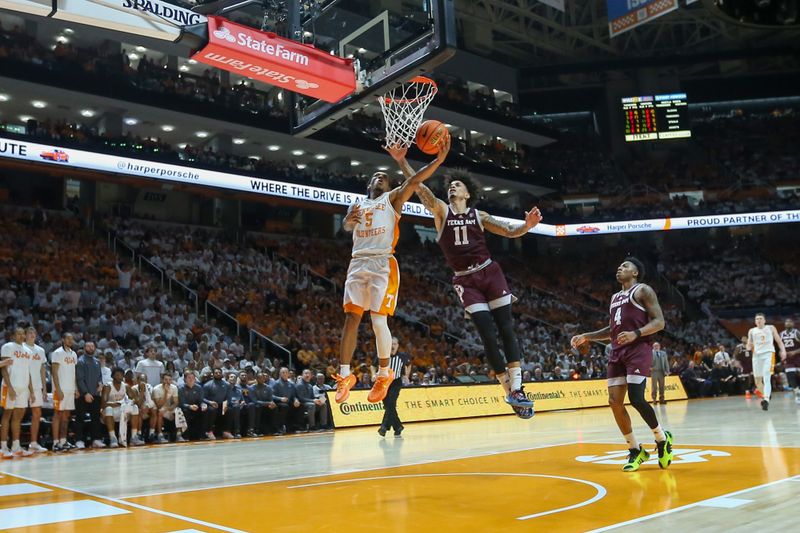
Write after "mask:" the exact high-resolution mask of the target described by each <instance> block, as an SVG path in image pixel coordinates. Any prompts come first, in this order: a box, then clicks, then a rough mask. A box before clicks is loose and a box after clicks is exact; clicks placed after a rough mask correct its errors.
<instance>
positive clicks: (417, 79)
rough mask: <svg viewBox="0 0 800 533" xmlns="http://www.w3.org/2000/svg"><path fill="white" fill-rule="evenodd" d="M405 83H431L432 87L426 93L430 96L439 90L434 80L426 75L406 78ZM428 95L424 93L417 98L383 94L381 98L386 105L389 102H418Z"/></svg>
mask: <svg viewBox="0 0 800 533" xmlns="http://www.w3.org/2000/svg"><path fill="white" fill-rule="evenodd" d="M405 83H419V84H420V85H431V86H432V87H433V91H432V92H431V93H428V95H430V96H433V95H434V94H436V92H438V91H439V86H438V85H436V82H435V81H433V80H432V79H430V78H428V77H426V76H414V77H413V78H411V79H410V80H408V81H407V82H405ZM405 83H404V84H405ZM404 84H402V85H404ZM428 95H425V97H418V98H392V97H391V96H387V95H385V94H384V95H383V97H382V98H383V101H384V102H385V103H386V105H390V104H411V103H414V102H419V101H420V100H422V99H423V98H428ZM379 98H380V97H379Z"/></svg>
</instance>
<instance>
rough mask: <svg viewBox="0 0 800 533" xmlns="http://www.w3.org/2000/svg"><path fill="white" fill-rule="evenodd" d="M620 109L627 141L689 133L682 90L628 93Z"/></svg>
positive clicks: (670, 137) (650, 139) (674, 137)
mask: <svg viewBox="0 0 800 533" xmlns="http://www.w3.org/2000/svg"><path fill="white" fill-rule="evenodd" d="M622 111H623V113H624V120H625V140H626V141H628V142H635V141H654V140H659V139H681V138H686V137H691V136H692V132H691V130H690V129H689V107H688V104H687V102H686V94H685V93H675V94H657V95H655V96H630V97H627V98H623V99H622Z"/></svg>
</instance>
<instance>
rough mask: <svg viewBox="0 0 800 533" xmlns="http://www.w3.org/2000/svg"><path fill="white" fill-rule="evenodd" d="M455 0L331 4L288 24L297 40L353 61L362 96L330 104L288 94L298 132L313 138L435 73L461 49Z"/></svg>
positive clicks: (292, 14)
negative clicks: (386, 94) (396, 89)
mask: <svg viewBox="0 0 800 533" xmlns="http://www.w3.org/2000/svg"><path fill="white" fill-rule="evenodd" d="M453 1H454V0H327V1H324V2H318V3H317V4H316V6H315V7H312V8H311V9H307V10H304V12H302V13H301V12H298V10H291V9H289V13H288V20H287V25H288V29H289V30H290V32H291V33H290V34H292V35H293V38H295V39H298V40H300V39H302V40H303V41H304V42H306V43H310V44H313V45H314V46H316V47H317V48H320V49H323V50H327V51H328V52H330V53H332V54H335V55H338V56H340V57H352V58H354V59H355V60H356V61H355V68H356V73H357V78H358V87H357V89H356V92H355V93H354V94H352V95H350V96H348V97H345V98H344V99H342V100H340V101H339V102H336V103H333V104H330V103H326V102H323V101H321V100H314V99H312V98H309V97H305V96H302V95H299V94H296V93H292V92H289V91H287V92H286V96H288V98H289V105H290V110H291V112H290V115H291V129H292V131H291V132H292V134H293V135H296V136H299V137H306V136H308V135H311V134H313V133H315V132H317V131H319V130H321V129H323V128H325V127H326V126H328V125H330V124H332V123H333V122H335V121H336V120H338V119H340V118H342V117H343V116H345V115H347V114H348V113H352V112H354V111H358V110H359V109H361V108H363V107H364V106H365V105H366V104H368V103H375V98H376V96H377V95H379V94H383V93H384V92H386V91H387V90H389V89H390V88H391V87H392V86H394V85H397V84H399V83H402V82H404V81H406V80H409V79H411V78H413V77H414V76H417V75H419V74H426V73H430V72H431V71H432V70H433V69H434V68H435V67H436V66H438V65H440V64H442V63H444V62H445V61H447V60H448V59H450V58H451V57H452V56H453V54H454V53H455V49H456V31H455V15H454V6H453Z"/></svg>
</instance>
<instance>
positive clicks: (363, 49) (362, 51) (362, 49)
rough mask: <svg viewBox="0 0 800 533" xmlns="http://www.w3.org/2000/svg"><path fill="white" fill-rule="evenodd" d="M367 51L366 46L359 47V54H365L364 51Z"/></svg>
mask: <svg viewBox="0 0 800 533" xmlns="http://www.w3.org/2000/svg"><path fill="white" fill-rule="evenodd" d="M366 51H367V49H366V48H359V49H358V53H359V54H363V53H365V52H366Z"/></svg>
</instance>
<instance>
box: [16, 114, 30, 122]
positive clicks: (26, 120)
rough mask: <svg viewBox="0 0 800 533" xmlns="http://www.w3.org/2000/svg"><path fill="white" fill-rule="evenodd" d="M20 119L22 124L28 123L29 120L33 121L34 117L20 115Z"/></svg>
mask: <svg viewBox="0 0 800 533" xmlns="http://www.w3.org/2000/svg"><path fill="white" fill-rule="evenodd" d="M19 119H20V120H21V121H22V122H28V121H29V120H33V117H32V116H30V115H20V116H19Z"/></svg>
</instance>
